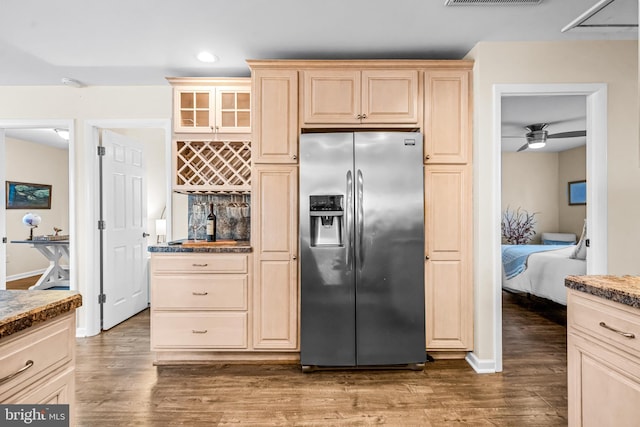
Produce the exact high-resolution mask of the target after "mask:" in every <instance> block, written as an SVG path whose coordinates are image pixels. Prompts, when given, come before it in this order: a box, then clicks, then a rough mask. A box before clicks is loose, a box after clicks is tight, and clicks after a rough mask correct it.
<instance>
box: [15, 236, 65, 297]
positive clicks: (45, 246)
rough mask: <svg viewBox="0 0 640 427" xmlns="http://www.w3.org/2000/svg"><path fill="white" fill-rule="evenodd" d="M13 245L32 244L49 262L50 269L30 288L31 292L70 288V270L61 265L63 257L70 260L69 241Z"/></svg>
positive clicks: (33, 241)
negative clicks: (34, 290)
mask: <svg viewBox="0 0 640 427" xmlns="http://www.w3.org/2000/svg"><path fill="white" fill-rule="evenodd" d="M11 243H27V244H30V245H31V246H32V247H34V248H36V249H37V250H38V252H40V253H41V254H42V255H44V257H45V258H46V259H48V260H49V268H47V269H46V271H45V272H44V273H42V276H40V279H38V281H37V282H36V284H35V285H33V286H31V287H30V288H29V289H30V290H31V289H49V288H53V287H55V286H69V270H67V269H64V268H62V266H61V265H60V259H61V258H62V257H63V256H66V257H67V258H69V241H68V240H12V241H11Z"/></svg>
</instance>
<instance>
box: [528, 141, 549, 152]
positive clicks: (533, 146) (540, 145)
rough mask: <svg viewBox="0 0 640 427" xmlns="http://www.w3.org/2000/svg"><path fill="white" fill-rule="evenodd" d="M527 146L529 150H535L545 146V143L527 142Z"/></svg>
mask: <svg viewBox="0 0 640 427" xmlns="http://www.w3.org/2000/svg"><path fill="white" fill-rule="evenodd" d="M528 145H529V148H531V149H534V150H535V149H536V148H542V147H544V146H545V145H547V143H546V142H544V141H529V144H528Z"/></svg>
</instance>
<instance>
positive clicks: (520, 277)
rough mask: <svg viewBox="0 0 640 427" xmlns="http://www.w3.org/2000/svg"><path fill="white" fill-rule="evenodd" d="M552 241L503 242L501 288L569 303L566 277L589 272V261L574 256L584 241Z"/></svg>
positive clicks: (560, 302) (565, 303)
mask: <svg viewBox="0 0 640 427" xmlns="http://www.w3.org/2000/svg"><path fill="white" fill-rule="evenodd" d="M574 236H575V235H574ZM581 240H582V239H581ZM574 242H575V237H574ZM552 243H556V244H547V245H502V288H503V289H505V290H508V291H512V292H525V293H528V294H531V295H535V296H537V297H541V298H546V299H548V300H551V301H554V302H557V303H559V304H563V305H567V291H566V288H565V286H564V279H565V277H567V276H569V275H584V274H586V272H587V263H586V260H584V259H580V258H572V256H574V255H575V253H576V251H577V250H578V249H580V245H581V244H582V242H579V243H578V245H575V244H566V243H564V244H562V242H560V241H554V242H552ZM557 243H561V244H557Z"/></svg>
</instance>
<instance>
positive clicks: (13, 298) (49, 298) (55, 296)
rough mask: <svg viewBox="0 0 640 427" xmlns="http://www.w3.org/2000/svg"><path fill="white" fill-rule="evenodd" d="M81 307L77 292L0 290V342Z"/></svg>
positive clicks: (80, 299) (80, 297) (80, 296)
mask: <svg viewBox="0 0 640 427" xmlns="http://www.w3.org/2000/svg"><path fill="white" fill-rule="evenodd" d="M81 305H82V295H80V294H79V293H78V292H77V291H54V290H33V291H18V290H0V338H4V337H6V336H9V335H11V334H13V333H16V332H19V331H21V330H23V329H26V328H28V327H30V326H33V325H35V324H37V323H40V322H44V321H46V320H49V319H53V318H54V317H57V316H59V315H61V314H64V313H67V312H69V311H72V310H75V309H76V308H78V307H80V306H81Z"/></svg>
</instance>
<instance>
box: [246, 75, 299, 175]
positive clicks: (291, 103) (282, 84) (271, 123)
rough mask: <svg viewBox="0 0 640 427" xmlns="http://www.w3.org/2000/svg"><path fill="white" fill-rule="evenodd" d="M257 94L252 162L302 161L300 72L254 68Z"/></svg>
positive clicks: (254, 106)
mask: <svg viewBox="0 0 640 427" xmlns="http://www.w3.org/2000/svg"><path fill="white" fill-rule="evenodd" d="M253 94H254V98H253V109H254V114H253V117H254V120H255V123H254V125H253V144H252V153H251V161H252V163H253V164H258V163H292V164H296V163H298V72H297V71H296V70H288V69H275V70H272V69H266V70H265V69H257V70H254V71H253Z"/></svg>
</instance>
